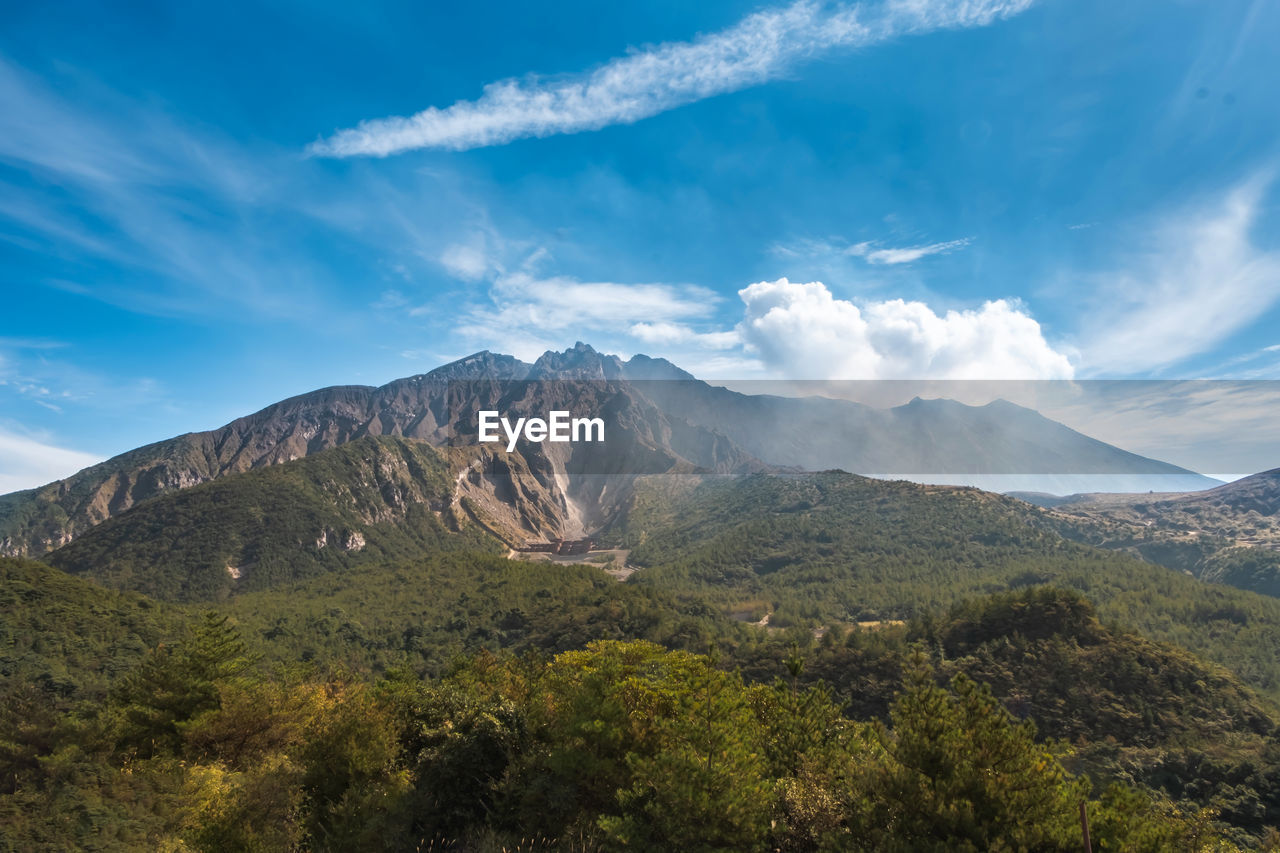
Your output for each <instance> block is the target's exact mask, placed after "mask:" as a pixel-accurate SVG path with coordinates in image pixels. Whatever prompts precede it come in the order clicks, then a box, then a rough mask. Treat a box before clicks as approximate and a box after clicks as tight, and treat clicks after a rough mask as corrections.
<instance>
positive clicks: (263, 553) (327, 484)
mask: <svg viewBox="0 0 1280 853" xmlns="http://www.w3.org/2000/svg"><path fill="white" fill-rule="evenodd" d="M451 457H452V458H451ZM521 466H522V460H520V459H519V458H518V457H515V456H507V455H506V454H501V458H499V457H498V456H489V457H486V456H485V455H484V454H480V453H477V452H474V451H470V452H469V451H464V450H457V451H452V450H444V451H441V450H437V449H434V448H432V447H431V446H430V445H428V444H426V443H425V442H420V441H413V440H410V439H403V438H394V437H386V436H383V437H379V438H361V439H357V440H355V441H352V442H348V443H346V444H343V445H341V446H339V447H336V448H331V449H329V450H326V451H322V452H320V453H317V454H314V455H311V456H308V457H306V458H303V459H299V460H296V461H293V462H288V463H285V464H282V465H277V466H272V467H270V468H263V469H259V470H255V471H249V472H246V473H243V474H237V475H233V476H228V477H223V478H219V479H218V480H215V481H213V482H210V483H205V484H203V485H200V486H196V487H193V488H190V489H184V490H183V491H181V492H176V493H172V494H168V495H163V496H161V497H158V498H153V499H152V500H150V501H146V502H143V503H141V504H139V505H137V506H135V507H133V508H132V509H130V510H128V511H126V512H124V513H122V514H120V515H118V516H116V517H114V518H112V519H110V520H108V521H106V522H104V523H103V524H101V525H98V526H97V527H95V528H93V529H92V530H90V531H88V532H87V533H86V534H84V535H83V536H80V537H77V538H76V539H75V540H74V541H73V542H71V543H70V544H68V545H65V546H63V547H62V548H60V549H58V550H57V551H54V552H53V553H52V554H50V555H48V561H49V562H50V563H51V564H52V565H55V566H57V567H58V568H61V569H64V570H66V571H70V572H76V573H84V574H87V575H90V576H92V577H94V578H95V579H97V580H99V581H101V582H103V583H105V584H107V585H109V586H114V587H118V588H123V589H131V590H139V591H143V592H146V593H147V594H149V595H153V596H156V597H158V598H162V599H170V600H210V599H219V598H223V597H225V596H227V595H229V594H231V593H232V592H236V591H246V590H253V589H265V588H268V587H271V586H275V585H278V584H280V583H282V582H285V581H288V580H292V579H296V578H300V577H307V576H310V575H315V574H317V573H321V572H324V571H332V570H337V569H344V568H348V567H350V566H353V565H356V564H358V563H369V562H380V561H386V560H390V559H405V558H413V557H420V556H423V555H425V554H428V553H435V552H439V551H449V550H457V549H471V550H481V551H492V552H496V551H498V550H499V549H500V548H501V547H503V546H502V544H501V541H500V539H499V538H498V537H499V536H501V535H502V534H503V532H506V531H524V530H537V529H539V528H555V527H557V526H558V516H559V515H560V514H562V512H563V510H562V508H561V507H560V506H559V505H558V504H557V503H556V502H555V500H554V498H552V497H551V496H550V495H549V494H548V493H546V492H545V490H544V491H538V490H537V483H536V480H535V479H534V478H533V477H531V476H529V474H528V472H527V471H525V470H523V468H522V467H521ZM512 471H514V472H515V475H514V476H513V475H512ZM499 472H500V473H499ZM512 482H515V483H517V484H518V486H519V488H518V489H513V488H512V486H511V483H512Z"/></svg>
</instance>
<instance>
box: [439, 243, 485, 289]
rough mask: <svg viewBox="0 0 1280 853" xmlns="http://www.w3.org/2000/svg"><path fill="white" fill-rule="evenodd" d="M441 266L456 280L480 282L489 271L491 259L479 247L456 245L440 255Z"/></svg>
mask: <svg viewBox="0 0 1280 853" xmlns="http://www.w3.org/2000/svg"><path fill="white" fill-rule="evenodd" d="M440 264H441V265H442V266H443V267H444V268H445V269H446V270H448V271H449V274H450V275H452V276H453V277H454V278H460V279H462V280H463V281H479V280H480V279H482V278H484V276H485V273H487V272H488V271H489V266H490V264H489V259H488V257H486V256H485V253H484V249H482V248H480V247H478V246H464V245H462V244H460V243H455V244H453V245H451V246H448V247H447V248H445V250H444V252H443V253H441V255H440Z"/></svg>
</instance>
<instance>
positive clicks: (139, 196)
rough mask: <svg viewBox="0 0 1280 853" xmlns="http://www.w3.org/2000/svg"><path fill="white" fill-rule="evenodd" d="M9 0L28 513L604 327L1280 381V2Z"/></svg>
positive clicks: (707, 354)
mask: <svg viewBox="0 0 1280 853" xmlns="http://www.w3.org/2000/svg"><path fill="white" fill-rule="evenodd" d="M474 5H475V4H422V3H405V4H379V5H377V6H376V8H375V7H374V6H373V5H372V4H333V5H326V4H321V3H293V4H290V3H255V4H243V5H241V4H235V3H224V4H219V5H217V7H216V8H215V7H210V6H207V5H203V6H197V5H195V4H171V3H152V4H144V3H123V2H122V3H111V4H74V3H63V4H56V5H55V4H8V5H7V6H5V8H4V9H3V11H0V185H2V186H0V282H2V286H3V289H4V301H3V305H4V309H3V311H2V312H0V491H5V490H7V489H9V488H18V487H21V486H29V485H35V484H37V483H39V482H44V481H46V480H49V479H52V478H53V477H54V476H60V475H64V474H66V473H69V472H70V471H72V470H75V469H76V468H78V467H80V466H81V465H83V464H85V463H86V462H88V461H90V460H93V459H97V458H103V457H105V456H109V455H112V454H114V453H118V452H121V451H123V450H126V449H128V448H131V447H134V446H136V445H139V444H142V443H145V442H149V441H155V440H159V439H162V438H165V437H168V436H171V435H174V434H177V433H180V432H184V431H188V430H198V429H207V428H211V427H215V426H218V425H220V424H222V423H224V422H226V421H228V420H230V419H232V418H234V417H236V416H238V415H240V414H244V413H246V412H249V411H253V410H255V409H257V408H260V407H261V406H263V405H266V404H268V403H271V402H273V401H275V400H278V399H281V398H283V397H286V396H289V395H292V394H296V393H302V392H305V391H307V390H311V389H313V388H316V387H321V386H325V385H333V384H345V383H361V384H381V383H383V382H386V381H389V380H391V379H393V378H396V377H400V376H405V375H411V374H414V373H420V372H424V371H426V370H429V369H430V368H432V367H435V366H437V365H439V364H441V363H443V362H446V361H449V360H451V359H453V358H456V357H460V356H462V355H465V354H467V353H469V352H472V351H475V350H478V349H485V348H488V349H494V350H498V351H504V352H512V353H514V354H516V355H519V356H522V357H525V358H531V357H533V356H536V355H537V353H539V352H540V351H542V350H543V349H545V348H548V347H556V348H564V347H566V346H569V345H572V343H573V342H574V341H575V340H584V341H587V342H588V343H591V344H593V345H595V346H596V347H598V348H600V349H604V350H607V351H612V352H617V353H620V354H622V355H629V354H632V353H635V352H646V353H649V354H651V355H662V356H666V357H668V358H671V359H672V360H674V361H676V362H677V363H678V364H680V365H682V366H684V367H686V368H687V369H690V370H692V371H694V372H695V373H698V374H699V375H701V376H706V377H708V378H725V379H728V378H744V377H792V378H817V379H825V378H903V377H906V378H1056V379H1060V378H1112V377H1115V378H1199V377H1222V378H1226V377H1235V378H1265V379H1271V378H1280V331H1277V330H1278V329H1280V307H1278V305H1277V303H1278V302H1280V207H1278V205H1280V110H1277V109H1276V108H1275V97H1274V92H1273V91H1271V90H1272V89H1273V88H1274V80H1275V79H1277V78H1280V59H1277V57H1276V53H1275V50H1274V45H1275V43H1276V40H1277V37H1280V6H1277V4H1274V3H1266V2H1263V0H1253V2H1243V0H1241V2H1236V1H1235V0H1215V2H1190V1H1189V0H1160V2H1154V0H1153V2H1142V0H1130V2H1124V3H1116V2H1113V0H1112V1H1110V2H1092V0H1077V2H1068V0H1039V2H1030V1H1029V0H889V2H887V3H885V2H870V0H869V2H866V3H861V4H858V3H844V4H841V3H806V2H800V3H795V4H787V3H781V4H776V5H770V4H761V3H742V2H714V1H713V0H708V2H702V3H676V2H650V3H643V4H614V6H608V7H606V6H601V5H600V4H598V3H578V2H563V3H557V4H527V3H510V4H507V3H495V4H484V5H482V6H477V7H476V8H474V9H473V8H468V7H470V6H474Z"/></svg>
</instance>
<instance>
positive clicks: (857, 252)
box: [845, 237, 972, 264]
mask: <svg viewBox="0 0 1280 853" xmlns="http://www.w3.org/2000/svg"><path fill="white" fill-rule="evenodd" d="M971 242H972V239H971V238H969V237H965V238H963V239H960V240H948V241H947V242H945V243H930V244H928V245H926V246H903V247H900V248H896V249H894V248H889V249H877V248H875V244H874V243H858V244H856V245H853V246H850V247H849V248H848V249H846V250H845V254H846V255H853V256H854V257H858V258H865V259H866V261H867V263H869V264H909V263H911V262H913V261H918V260H920V259H921V258H924V257H928V256H929V255H942V254H946V253H947V252H950V251H953V250H955V249H963V248H964V247H965V246H967V245H969V243H971Z"/></svg>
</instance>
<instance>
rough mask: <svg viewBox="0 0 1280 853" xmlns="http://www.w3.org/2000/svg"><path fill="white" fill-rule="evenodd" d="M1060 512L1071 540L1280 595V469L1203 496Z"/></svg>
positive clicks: (1146, 497)
mask: <svg viewBox="0 0 1280 853" xmlns="http://www.w3.org/2000/svg"><path fill="white" fill-rule="evenodd" d="M1052 508H1053V510H1054V511H1053V512H1052V513H1049V514H1048V518H1049V519H1051V521H1052V522H1053V523H1054V525H1055V528H1056V529H1057V530H1058V531H1059V532H1061V533H1062V534H1063V535H1064V536H1068V537H1070V538H1072V539H1077V540H1079V541H1082V542H1088V543H1090V544H1093V545H1098V546H1100V547H1104V548H1109V549H1112V550H1117V551H1125V552H1128V553H1132V554H1136V555H1138V556H1140V557H1142V558H1143V559H1145V560H1150V561H1151V562H1153V563H1159V564H1160V565H1163V566H1167V567H1169V568H1172V569H1177V570H1179V571H1186V572H1190V573H1191V574H1194V575H1195V576H1196V577H1199V578H1201V579H1203V580H1206V581H1212V582H1215V583H1224V584H1230V585H1231V586H1237V587H1240V588H1241V589H1251V590H1254V591H1256V592H1261V593H1264V594H1266V595H1273V596H1280V469H1277V470H1274V471H1267V472H1264V473H1261V474H1255V475H1253V476H1251V477H1245V478H1244V479H1241V480H1237V481H1235V482H1234V483H1228V484H1227V485H1224V486H1219V487H1218V488H1216V489H1209V490H1207V491H1203V492H1194V493H1191V494H1155V495H1152V494H1139V495H1097V494H1091V495H1075V496H1073V497H1071V498H1070V499H1068V500H1066V501H1064V502H1054V504H1053V507H1052Z"/></svg>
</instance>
